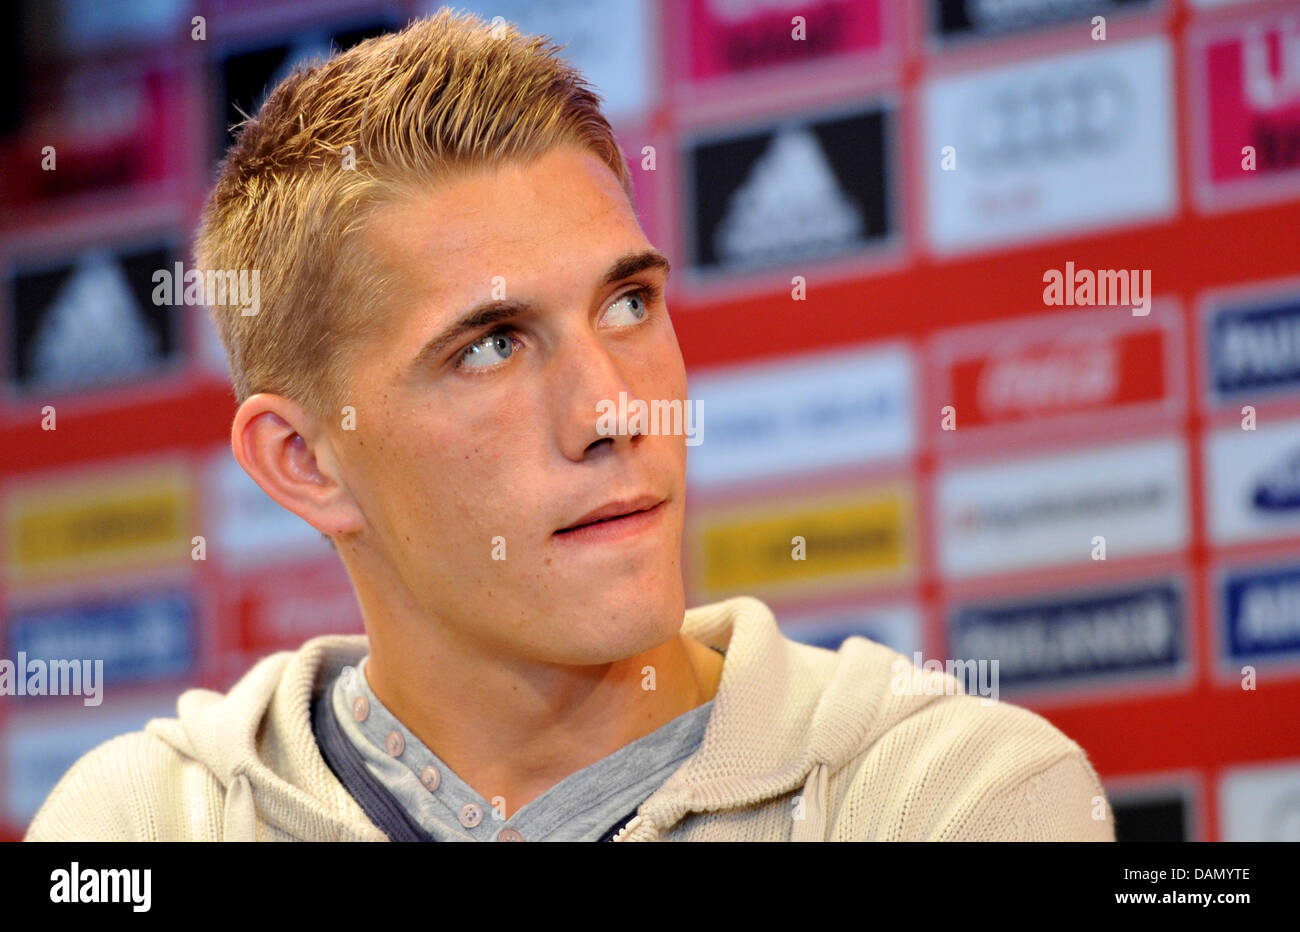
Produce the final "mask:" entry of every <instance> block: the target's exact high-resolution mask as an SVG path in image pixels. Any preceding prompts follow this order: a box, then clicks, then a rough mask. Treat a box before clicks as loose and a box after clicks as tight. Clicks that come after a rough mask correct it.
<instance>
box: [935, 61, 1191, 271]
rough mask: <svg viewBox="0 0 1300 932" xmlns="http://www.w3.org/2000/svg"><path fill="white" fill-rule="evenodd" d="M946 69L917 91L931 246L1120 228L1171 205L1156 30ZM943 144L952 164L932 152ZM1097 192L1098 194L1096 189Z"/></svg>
mask: <svg viewBox="0 0 1300 932" xmlns="http://www.w3.org/2000/svg"><path fill="white" fill-rule="evenodd" d="M1097 44H1098V45H1104V46H1106V47H1105V48H1098V49H1093V50H1089V51H1086V52H1081V53H1075V54H1068V55H1057V56H1053V57H1051V58H1049V59H1039V60H1035V61H1031V62H1028V63H1020V64H1015V65H1010V66H1005V67H998V68H995V69H990V70H986V71H979V72H973V73H966V74H961V75H956V76H953V77H944V78H939V79H936V80H933V81H931V82H929V83H928V84H927V85H926V86H925V88H924V91H923V99H924V125H925V139H926V145H927V148H926V151H927V152H933V153H935V157H934V158H932V159H926V163H925V164H926V174H927V184H926V188H927V195H926V196H927V201H928V205H927V212H928V218H929V219H928V233H927V235H928V239H929V243H930V245H931V247H932V248H933V249H934V250H935V251H936V252H938V253H949V252H958V251H963V250H968V249H972V248H979V247H984V246H994V245H1001V244H1010V243H1014V242H1023V241H1026V240H1030V239H1033V238H1034V237H1036V236H1039V235H1042V234H1052V233H1069V232H1075V231H1084V230H1091V229H1095V228H1098V227H1106V226H1118V225H1121V224H1128V223H1134V222H1138V221H1141V220H1145V219H1149V218H1153V217H1158V216H1164V215H1167V214H1169V213H1170V212H1171V211H1172V210H1173V209H1174V207H1175V204H1176V198H1177V190H1176V180H1175V179H1176V173H1175V170H1174V167H1175V161H1174V160H1175V155H1174V149H1173V144H1174V143H1173V140H1174V132H1173V104H1172V96H1173V95H1172V83H1171V80H1170V51H1169V45H1168V43H1167V41H1166V40H1165V39H1164V38H1151V39H1142V40H1139V41H1135V42H1123V43H1115V44H1114V45H1112V44H1111V43H1109V42H1107V43H1097ZM945 147H952V152H951V156H952V160H949V161H948V164H951V165H952V169H951V170H948V169H945V168H944V165H945V159H943V158H941V157H940V154H942V153H944V151H945ZM1100 191H1104V192H1105V196H1104V197H1102V196H1099V195H1098V192H1100Z"/></svg>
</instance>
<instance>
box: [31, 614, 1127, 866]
mask: <svg viewBox="0 0 1300 932" xmlns="http://www.w3.org/2000/svg"><path fill="white" fill-rule="evenodd" d="M682 630H683V631H684V632H685V633H687V634H689V635H691V636H692V637H694V638H696V639H697V640H700V641H702V642H703V643H705V644H709V645H712V646H715V647H718V648H721V649H724V650H726V652H727V654H726V659H725V661H724V663H723V669H722V678H721V681H720V682H719V685H718V691H717V694H716V696H715V698H714V708H713V712H712V715H711V716H710V719H709V723H708V727H707V729H706V731H705V735H704V739H703V741H702V743H701V744H700V747H699V748H698V750H697V751H696V752H695V753H694V754H693V755H691V756H690V757H689V758H687V760H685V761H684V762H683V763H682V764H681V766H680V767H679V768H678V769H677V770H676V771H675V772H674V773H673V775H672V776H671V777H669V779H668V780H667V781H666V782H665V783H664V784H663V785H662V786H661V787H660V788H659V789H658V790H657V791H656V792H654V793H653V794H652V795H651V796H650V797H649V798H648V799H647V800H646V801H645V802H644V803H643V804H642V805H641V807H640V808H639V810H638V811H637V815H636V816H635V817H634V818H633V819H632V820H631V821H630V822H628V823H627V825H626V826H625V827H624V828H623V829H622V831H620V832H619V834H618V835H617V836H616V839H615V840H617V841H923V840H935V841H1114V840H1115V832H1114V820H1113V817H1112V813H1111V811H1110V807H1109V804H1108V802H1107V800H1106V797H1105V792H1104V790H1103V788H1102V785H1101V782H1100V780H1099V779H1098V777H1097V774H1096V772H1095V771H1094V770H1093V767H1092V765H1091V763H1090V762H1089V760H1088V757H1087V755H1086V754H1085V752H1084V751H1083V749H1082V748H1080V747H1079V745H1078V744H1076V743H1075V742H1074V741H1072V740H1070V739H1069V738H1068V737H1066V736H1065V735H1064V734H1063V733H1062V732H1061V731H1060V730H1059V729H1057V728H1056V727H1055V726H1053V725H1052V724H1051V723H1050V722H1048V721H1047V720H1046V719H1044V718H1043V717H1042V716H1040V715H1037V714H1036V713H1034V712H1031V711H1029V710H1028V709H1025V708H1022V707H1019V706H1016V705H1012V704H1009V703H1006V702H1001V701H984V700H981V699H980V698H979V697H977V696H973V695H963V694H962V693H961V688H960V686H959V684H958V682H957V680H955V679H954V678H953V677H951V676H948V675H946V674H943V673H938V672H922V671H920V670H918V669H917V668H916V667H914V666H913V664H912V663H911V661H910V660H908V659H907V658H906V657H904V656H903V655H902V654H899V653H897V652H896V651H894V650H892V649H890V648H888V647H886V646H884V645H882V644H878V643H876V642H874V641H871V640H868V639H866V638H862V637H850V638H848V639H847V640H845V641H844V643H843V644H842V645H841V646H840V648H839V649H838V650H835V651H832V650H827V649H825V648H821V647H814V646H810V645H806V644H801V643H798V642H795V641H792V640H790V639H789V638H786V637H785V636H784V635H783V634H782V633H781V631H780V629H779V628H778V626H777V623H776V619H775V618H774V617H773V615H772V612H771V611H770V610H769V609H768V608H767V606H766V605H764V604H763V603H762V602H760V601H758V600H756V599H753V598H750V597H744V596H742V597H738V598H733V599H728V600H726V601H722V602H716V603H713V604H711V605H704V606H700V607H697V608H693V609H690V610H688V611H687V612H686V614H685V619H684V624H683V628H682ZM368 651H369V646H368V643H367V641H366V638H365V636H364V635H331V636H326V637H318V638H313V639H312V640H310V641H308V642H306V643H305V644H304V645H303V646H302V647H301V648H299V649H298V650H297V651H284V652H281V653H277V654H274V655H272V656H269V657H266V658H264V659H263V660H261V661H260V662H258V663H257V664H256V665H255V666H254V667H253V668H252V669H250V670H249V671H248V673H246V674H245V675H244V676H243V678H242V679H241V680H240V681H239V682H238V683H236V684H235V686H234V687H233V688H232V689H231V690H230V691H229V692H228V693H225V694H222V693H219V692H215V691H213V690H207V689H191V690H188V691H186V692H185V693H183V694H182V695H181V696H180V698H179V700H178V702H177V713H178V714H177V717H176V718H165V719H164V718H158V719H153V720H152V721H150V722H149V723H148V724H147V725H146V726H145V727H144V729H143V730H142V731H137V732H132V733H130V734H125V735H121V736H119V737H117V738H114V739H112V740H110V741H107V742H105V743H104V744H101V745H99V746H98V747H96V748H94V749H93V750H91V751H90V752H88V753H87V754H86V755H84V756H83V757H82V758H81V759H80V760H78V761H77V763H76V764H74V765H73V766H72V768H71V769H70V770H69V771H68V772H67V773H66V774H65V775H64V776H63V777H62V779H61V780H60V781H59V782H58V784H57V785H56V786H55V787H54V789H53V790H52V791H51V792H50V795H49V796H48V797H47V799H46V800H45V803H44V804H43V805H42V807H41V809H40V811H38V812H37V814H36V816H35V818H34V819H33V820H32V823H31V825H30V826H29V828H28V832H27V835H26V840H28V841H137V840H139V841H223V840H224V841H254V840H256V841H294V840H299V841H386V840H388V839H387V836H386V835H385V834H384V833H383V832H382V831H381V830H380V829H379V828H378V827H376V826H375V825H374V823H373V822H371V821H370V820H369V818H367V816H366V814H365V813H364V812H363V811H362V809H361V807H360V806H359V805H358V803H357V802H356V801H355V800H354V799H352V797H351V796H350V795H349V794H348V792H347V791H346V790H345V789H344V787H343V785H342V784H341V783H340V782H339V781H338V779H337V778H336V777H335V776H334V774H333V773H332V772H331V771H330V769H329V767H328V766H327V765H326V763H325V761H324V759H323V758H322V756H321V753H320V751H319V749H318V748H317V746H316V742H315V740H314V738H313V736H312V728H311V720H310V709H311V699H312V696H313V694H314V693H319V692H320V691H321V690H322V689H324V688H325V687H326V686H327V684H328V683H330V682H331V681H332V679H333V677H334V676H336V675H337V674H338V671H339V670H340V669H341V668H342V667H343V666H344V665H345V664H352V665H355V664H356V663H357V662H358V661H359V660H360V659H361V658H362V657H364V656H365V655H366V654H367V653H368ZM900 687H901V688H900Z"/></svg>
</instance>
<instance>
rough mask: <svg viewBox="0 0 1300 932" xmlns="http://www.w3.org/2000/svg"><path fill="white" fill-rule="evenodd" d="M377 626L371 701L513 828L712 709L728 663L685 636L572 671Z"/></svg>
mask: <svg viewBox="0 0 1300 932" xmlns="http://www.w3.org/2000/svg"><path fill="white" fill-rule="evenodd" d="M374 620H375V619H374V618H373V617H372V616H371V614H370V613H367V615H366V621H367V624H366V627H367V630H368V631H369V632H370V657H369V659H368V660H367V661H366V675H367V680H368V681H369V684H370V688H371V689H372V690H373V691H374V694H375V696H376V697H377V698H378V699H379V701H380V702H382V703H383V704H384V705H385V706H386V707H387V708H388V709H389V711H391V712H392V713H393V715H394V716H396V717H397V718H398V719H399V720H400V721H401V722H402V723H403V724H404V725H405V726H406V727H407V728H409V729H410V730H411V731H412V732H413V733H414V734H415V735H416V736H417V737H419V739H420V740H421V741H422V742H424V744H425V745H426V746H428V747H429V748H431V749H432V750H433V751H434V753H436V754H437V755H438V757H439V758H441V759H442V760H443V761H444V762H445V763H446V764H447V766H448V767H450V768H451V769H452V770H453V771H455V773H456V774H457V776H459V777H460V778H461V779H462V780H464V781H465V782H466V783H468V784H469V785H470V786H471V787H473V788H474V790H475V791H476V792H478V793H479V794H480V795H481V796H482V797H483V798H484V799H486V800H488V801H489V802H493V804H494V805H496V804H497V803H496V802H495V801H494V800H495V798H496V797H502V798H504V800H505V804H504V806H503V808H504V810H505V815H506V817H507V818H509V817H510V816H511V815H512V814H513V813H514V812H516V811H518V810H519V809H520V808H522V807H523V806H525V805H527V804H528V803H529V802H531V801H532V800H533V799H536V798H537V797H538V796H540V795H541V794H542V793H545V792H546V791H547V790H548V789H550V788H551V787H552V786H554V785H555V784H557V783H559V782H560V781H561V780H563V779H564V778H565V777H567V776H569V775H570V774H572V773H575V772H576V771H578V770H581V769H582V768H583V767H586V766H588V765H589V764H592V763H595V762H596V761H598V760H600V759H601V758H603V757H606V756H608V755H609V754H611V753H613V752H614V751H616V750H618V749H619V748H621V747H623V746H624V745H626V744H629V743H630V742H632V741H635V740H637V739H638V738H642V737H644V736H645V735H648V734H650V733H651V732H653V731H655V730H656V729H658V728H660V727H662V726H663V725H665V724H667V723H668V722H670V721H672V720H673V719H675V718H677V717H678V716H680V715H683V714H685V713H686V712H688V711H690V710H691V709H693V708H696V707H697V706H699V705H701V704H703V703H705V702H707V701H709V700H710V699H712V698H713V697H714V695H715V693H716V692H717V687H718V682H719V680H720V678H721V674H722V659H723V658H722V657H721V656H720V655H719V654H718V653H717V652H715V651H714V650H712V649H710V648H709V647H706V646H705V645H703V644H701V643H700V642H698V641H696V640H695V639H694V638H691V637H690V636H689V635H686V634H684V633H679V634H677V635H676V636H674V637H672V638H670V639H669V640H668V641H666V642H664V643H663V644H660V645H658V646H657V647H654V648H652V649H650V650H647V651H644V652H642V653H640V654H637V655H635V656H633V657H627V658H624V659H622V660H618V661H615V662H612V663H605V664H595V665H584V666H565V665H557V664H551V663H536V662H531V661H527V660H522V659H519V658H517V657H516V658H511V657H503V656H501V655H499V654H492V653H489V652H485V651H484V650H482V649H481V648H475V646H473V645H467V644H464V643H463V642H462V643H457V642H456V640H455V638H452V637H449V636H448V635H447V633H446V632H445V631H442V630H441V629H439V628H438V627H436V626H434V625H432V624H430V623H428V622H427V621H425V622H424V623H421V624H414V623H407V624H405V625H403V624H401V623H400V622H399V621H398V620H397V619H385V621H384V622H382V623H380V624H374V623H373V622H374ZM388 622H393V623H392V624H389V623H388ZM647 667H650V668H653V670H652V671H651V670H647V669H646V668H647ZM651 687H653V688H651Z"/></svg>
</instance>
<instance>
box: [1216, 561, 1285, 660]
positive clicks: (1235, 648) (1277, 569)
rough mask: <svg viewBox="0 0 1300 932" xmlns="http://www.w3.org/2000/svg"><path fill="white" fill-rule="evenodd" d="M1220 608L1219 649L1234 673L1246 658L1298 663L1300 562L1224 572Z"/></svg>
mask: <svg viewBox="0 0 1300 932" xmlns="http://www.w3.org/2000/svg"><path fill="white" fill-rule="evenodd" d="M1219 612H1220V638H1221V649H1222V653H1223V657H1224V660H1225V661H1226V662H1227V665H1228V670H1229V671H1230V672H1231V673H1232V674H1233V675H1234V676H1239V675H1240V671H1241V665H1242V664H1244V663H1258V662H1275V661H1285V662H1287V663H1289V664H1292V665H1295V664H1300V563H1297V564H1291V565H1287V566H1274V567H1234V568H1232V569H1230V570H1227V571H1225V572H1222V573H1220V575H1219Z"/></svg>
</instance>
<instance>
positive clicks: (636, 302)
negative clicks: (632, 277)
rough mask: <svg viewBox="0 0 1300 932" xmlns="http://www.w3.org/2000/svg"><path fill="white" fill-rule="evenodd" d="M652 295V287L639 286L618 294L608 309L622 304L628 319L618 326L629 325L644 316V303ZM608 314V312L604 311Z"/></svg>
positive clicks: (645, 303)
mask: <svg viewBox="0 0 1300 932" xmlns="http://www.w3.org/2000/svg"><path fill="white" fill-rule="evenodd" d="M653 297H654V289H652V288H639V289H637V290H636V291H629V292H628V293H627V294H623V295H619V296H618V297H617V298H615V299H614V301H613V303H611V304H610V309H611V310H612V309H613V308H616V307H618V306H620V305H623V306H624V307H626V308H627V311H626V313H627V314H628V315H629V317H630V320H629V321H628V322H627V323H624V324H621V325H619V326H629V325H630V324H635V323H637V322H638V321H640V320H642V319H644V318H645V312H646V305H647V302H649V301H650V300H651V299H652V298H653ZM606 314H607V315H608V312H606Z"/></svg>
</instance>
